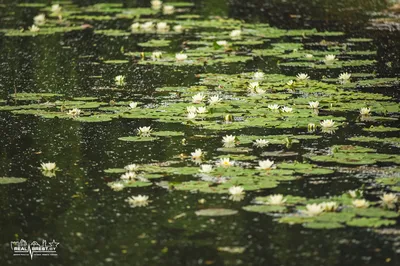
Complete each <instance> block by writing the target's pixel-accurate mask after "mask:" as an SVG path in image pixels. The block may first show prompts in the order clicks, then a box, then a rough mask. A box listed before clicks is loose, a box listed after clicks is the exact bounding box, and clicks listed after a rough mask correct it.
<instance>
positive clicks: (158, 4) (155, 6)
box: [150, 0, 162, 10]
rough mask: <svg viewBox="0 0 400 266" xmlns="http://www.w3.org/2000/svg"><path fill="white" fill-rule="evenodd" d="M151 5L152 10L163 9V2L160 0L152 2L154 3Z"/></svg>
mask: <svg viewBox="0 0 400 266" xmlns="http://www.w3.org/2000/svg"><path fill="white" fill-rule="evenodd" d="M150 3H151V8H152V9H154V10H159V9H161V6H162V1H160V0H152V1H150Z"/></svg>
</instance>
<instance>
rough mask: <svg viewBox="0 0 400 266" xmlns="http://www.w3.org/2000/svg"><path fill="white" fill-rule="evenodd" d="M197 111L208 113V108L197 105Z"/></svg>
mask: <svg viewBox="0 0 400 266" xmlns="http://www.w3.org/2000/svg"><path fill="white" fill-rule="evenodd" d="M197 113H199V114H205V113H207V108H205V107H204V106H200V107H197Z"/></svg>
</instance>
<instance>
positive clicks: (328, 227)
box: [303, 222, 344, 229]
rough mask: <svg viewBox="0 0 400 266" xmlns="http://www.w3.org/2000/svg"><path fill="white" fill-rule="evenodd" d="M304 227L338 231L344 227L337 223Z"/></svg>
mask: <svg viewBox="0 0 400 266" xmlns="http://www.w3.org/2000/svg"><path fill="white" fill-rule="evenodd" d="M303 226H304V227H305V228H310V229H337V228H343V227H344V226H343V225H342V224H340V223H337V222H311V223H305V224H303Z"/></svg>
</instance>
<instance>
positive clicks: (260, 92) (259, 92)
mask: <svg viewBox="0 0 400 266" xmlns="http://www.w3.org/2000/svg"><path fill="white" fill-rule="evenodd" d="M255 93H256V94H258V95H262V94H264V93H265V90H263V89H261V88H256V90H255Z"/></svg>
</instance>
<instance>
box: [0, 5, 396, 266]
mask: <svg viewBox="0 0 400 266" xmlns="http://www.w3.org/2000/svg"><path fill="white" fill-rule="evenodd" d="M15 2H18V1H11V0H9V1H8V0H3V1H1V0H0V4H1V5H0V28H3V29H10V28H13V29H18V28H27V27H28V26H30V25H31V24H32V17H34V16H35V15H37V14H38V13H40V12H39V9H40V8H32V7H18V6H16V3H15ZM19 2H22V1H19ZM38 2H40V1H38ZM41 2H43V3H48V2H51V1H41ZM97 2H99V1H75V3H77V4H79V5H82V6H86V5H91V4H94V3H97ZM112 2H115V3H120V2H123V3H124V5H125V6H126V7H138V6H149V4H148V2H147V1H128V0H126V1H112ZM389 2H390V1H388V2H387V3H386V2H385V1H361V0H359V1H348V0H343V1H328V0H325V1H322V0H320V1H312V0H307V1H306V0H293V1H290V0H287V1H283V0H274V1H265V2H263V1H240V0H235V1H215V0H206V1H195V4H196V5H195V7H194V8H193V9H192V10H191V12H192V13H194V14H200V15H203V16H205V17H207V16H209V15H213V16H214V15H215V16H227V17H231V18H236V19H242V20H245V21H246V22H250V23H253V22H254V23H261V22H262V23H269V24H270V25H271V26H274V27H278V28H284V29H300V28H306V29H310V28H317V29H319V30H328V31H344V32H345V33H346V35H345V36H340V37H337V38H336V39H337V40H340V39H345V38H349V37H365V38H372V39H373V41H372V42H370V43H366V44H363V45H365V46H368V47H371V49H374V50H377V56H376V58H374V59H375V60H377V62H376V64H374V65H373V66H370V67H366V68H365V69H364V70H365V72H366V73H371V72H374V73H376V74H377V76H379V77H399V73H400V59H399V54H400V33H399V32H396V31H392V32H389V31H380V30H376V29H372V28H370V29H367V27H369V25H370V24H369V19H371V18H372V17H373V16H375V15H376V14H377V13H376V12H382V11H383V10H384V9H385V8H387V7H388V3H389ZM293 15H296V16H293ZM171 17H173V16H170V17H168V18H171ZM161 18H162V17H161ZM87 23H90V24H92V26H93V27H94V28H95V29H121V30H127V29H129V27H130V24H131V23H132V20H127V19H115V20H111V21H95V22H91V21H89V22H87ZM152 38H154V35H153V36H152V35H151V34H147V35H130V36H118V37H110V36H102V35H95V34H94V33H93V29H92V28H88V29H86V30H80V31H73V32H67V33H57V34H52V35H38V36H34V37H32V36H14V37H10V36H5V35H4V33H0V99H3V100H5V101H6V102H5V103H4V104H7V105H15V103H14V102H13V98H12V94H13V93H14V92H15V90H16V91H17V92H51V93H61V94H65V95H66V96H67V97H70V98H72V97H79V96H94V97H98V98H99V99H100V100H101V101H103V102H106V103H108V102H109V101H110V100H114V101H140V102H143V103H145V104H149V105H151V104H159V103H161V102H162V99H159V98H157V97H153V95H154V94H153V92H154V89H155V88H157V87H163V86H191V85H195V84H197V83H198V78H196V76H195V75H196V74H199V73H209V72H214V73H226V74H235V73H242V72H250V71H256V70H257V69H261V70H262V71H264V72H265V73H282V74H285V75H296V74H297V73H298V72H300V71H298V70H297V69H293V68H287V69H285V68H279V67H277V65H276V61H277V60H276V59H274V58H264V59H262V58H255V59H254V60H251V61H249V62H246V63H238V64H235V63H231V64H225V65H220V66H199V67H197V66H194V67H171V66H153V65H149V66H146V65H138V64H136V63H135V62H129V63H128V64H104V63H103V62H102V59H103V58H107V59H125V57H124V55H123V53H122V52H121V47H123V48H124V50H125V51H139V52H141V51H152V50H154V49H153V48H141V47H139V46H138V45H137V44H138V43H140V42H144V41H147V40H150V39H152ZM168 38H169V39H172V44H171V45H170V47H167V48H165V49H164V50H166V51H170V52H174V53H175V52H179V51H180V50H181V49H182V48H181V43H182V42H184V41H187V40H191V39H194V32H190V31H189V32H187V33H186V34H185V35H177V36H172V37H171V36H169V37H168ZM388 62H390V64H387V63H388ZM341 72H342V71H339V70H312V71H307V73H308V74H309V75H310V76H311V78H315V79H318V78H321V77H322V76H324V75H331V76H335V77H336V76H337V75H338V74H339V73H341ZM117 75H125V76H126V82H127V84H126V86H125V88H127V90H125V91H113V90H110V89H102V88H109V87H112V86H113V84H114V77H115V76H117ZM94 76H101V78H93V77H94ZM398 89H399V87H398V85H393V86H389V87H385V88H368V89H366V90H365V91H367V92H379V93H382V94H385V95H388V96H391V97H394V98H396V97H398V95H399V93H398V92H399V90H398ZM340 115H341V116H343V115H345V116H346V118H347V119H348V121H354V120H355V118H356V117H357V114H356V113H352V114H340ZM394 117H398V116H396V115H394ZM146 125H151V126H152V128H154V131H162V130H177V131H183V132H185V134H186V136H193V135H196V134H201V132H202V131H201V130H198V129H196V128H193V127H189V126H186V125H181V124H177V123H171V124H168V123H157V122H155V121H152V120H150V119H145V120H144V119H113V120H112V121H110V122H102V123H79V122H76V121H73V120H66V119H46V118H41V117H38V116H32V115H15V114H12V113H10V112H5V111H1V112H0V128H1V130H0V156H1V157H0V158H1V161H0V176H9V177H10V176H15V177H25V178H28V181H27V182H25V183H21V184H10V185H1V186H0V213H1V217H0V245H1V250H0V265H40V266H41V265H146V266H147V265H171V266H180V265H185V266H188V265H249V266H250V265H260V266H261V265H271V266H272V265H277V266H278V265H285V266H286V265H288V266H289V265H309V266H319V265H326V266H328V265H329V266H330V265H352V266H354V265H356V266H358V265H360V266H361V265H400V239H399V238H400V231H399V230H400V227H399V226H398V225H395V226H391V227H390V228H391V229H393V231H394V232H393V233H392V234H387V235H386V234H381V233H382V231H379V232H375V229H371V228H356V227H345V228H341V229H332V230H314V229H307V228H304V227H302V226H301V225H288V224H280V223H277V222H276V221H274V219H275V218H274V217H273V216H270V215H263V214H259V213H252V212H246V211H244V210H242V207H243V206H245V205H248V204H250V203H251V201H252V200H253V199H254V197H256V196H267V195H270V194H276V193H282V194H291V195H296V196H304V197H308V198H315V197H322V196H327V195H341V194H343V193H345V192H346V191H348V190H349V189H357V188H360V187H361V186H362V185H363V184H364V185H365V186H366V187H367V191H366V192H365V193H366V198H367V199H370V200H376V199H377V198H378V193H377V191H378V189H376V190H374V189H375V187H376V185H375V184H374V183H373V182H372V181H371V180H372V179H373V177H374V175H373V174H372V173H368V172H366V173H365V172H364V173H357V174H352V173H351V172H350V173H346V172H345V171H342V172H340V171H338V172H337V173H335V174H334V175H332V176H330V177H329V179H328V180H326V182H323V183H321V184H315V183H313V182H311V181H312V179H301V180H296V181H290V182H286V183H282V184H280V185H279V186H278V187H277V188H274V189H264V190H259V191H255V192H248V193H246V197H245V199H244V200H243V201H240V202H233V201H230V200H229V199H228V196H226V195H221V194H205V193H204V194H203V193H190V192H187V191H168V190H166V189H164V188H162V187H159V186H155V185H153V186H149V187H144V188H128V189H124V190H123V191H119V192H116V191H113V190H111V189H110V188H109V187H108V186H107V182H110V181H114V180H115V175H114V176H111V175H108V174H106V173H104V169H107V168H116V167H122V166H124V165H127V164H129V163H137V164H146V163H150V162H163V161H168V160H171V159H172V158H176V157H179V154H181V153H183V154H190V152H192V151H194V149H195V148H201V149H203V150H205V151H206V152H208V153H209V154H210V155H215V156H216V155H221V154H219V153H218V152H217V151H216V147H220V146H221V136H224V135H226V133H229V134H231V133H233V134H238V133H239V132H235V131H231V132H216V133H215V135H217V136H216V137H213V138H209V139H206V140H204V139H202V138H192V139H191V140H190V141H189V142H188V145H186V146H183V145H181V138H173V139H161V140H160V141H156V142H123V141H119V140H118V138H119V137H122V136H129V135H134V134H135V130H136V128H138V127H139V126H146ZM368 125H369V124H368ZM384 125H386V126H392V127H396V126H398V121H389V122H385V123H384ZM361 128H362V127H360V126H359V125H356V124H351V123H350V126H348V127H345V128H341V129H340V130H338V132H337V133H336V134H334V135H324V138H323V139H319V140H310V141H305V142H301V143H300V144H294V145H293V146H292V147H290V148H285V147H284V146H282V147H279V149H283V150H289V151H295V152H298V153H299V156H297V157H295V158H291V159H297V160H302V156H301V155H303V154H305V153H307V152H309V150H310V149H320V150H326V149H328V148H329V147H330V146H332V145H334V144H355V145H359V143H352V142H350V141H348V140H347V139H346V138H348V137H350V136H356V135H357V134H360V133H361V132H362V131H361ZM246 131H247V132H248V134H250V133H249V132H251V134H252V135H257V134H259V135H279V134H295V133H300V132H303V131H304V130H303V129H253V128H250V129H244V130H241V131H240V133H246ZM384 136H389V137H396V136H398V133H397V132H389V133H385V134H384ZM363 146H368V147H372V148H375V149H378V152H380V153H391V154H398V151H399V149H398V146H397V147H396V146H394V145H387V144H379V143H370V144H369V143H368V144H366V143H364V145H363ZM268 150H269V151H273V150H277V149H276V148H275V146H274V147H271V148H268ZM254 155H258V154H257V153H256V152H254ZM282 160H283V159H282V158H277V159H276V161H282ZM47 161H52V162H56V163H57V166H58V167H59V168H60V169H61V170H62V171H60V172H59V173H57V176H56V177H53V178H47V177H44V176H42V175H41V173H40V170H38V167H39V166H40V163H41V162H47ZM171 178H173V177H167V178H166V180H168V179H171ZM137 194H143V195H148V196H149V197H150V200H151V203H150V205H149V206H148V207H145V208H131V207H130V206H129V205H128V204H127V203H126V202H125V199H126V198H127V197H129V196H132V195H137ZM200 199H205V203H204V204H201V203H199V200H200ZM208 207H213V208H230V209H235V210H238V211H239V213H238V214H237V215H232V216H223V217H197V216H196V215H195V214H194V212H195V211H197V210H199V209H203V208H208ZM183 213H184V214H185V215H186V216H182V218H179V217H178V218H176V217H177V216H178V215H180V214H183ZM397 221H398V219H397ZM21 238H22V239H26V240H30V241H33V240H36V241H41V240H42V239H47V240H48V241H51V240H52V239H55V240H56V241H58V242H59V243H60V244H59V247H58V248H57V253H58V257H57V258H46V257H45V258H43V257H35V258H34V259H33V260H31V259H30V258H28V257H22V258H18V257H13V253H12V250H11V249H10V241H14V240H17V239H21ZM226 246H229V247H232V246H233V247H245V248H246V249H245V251H244V252H243V253H242V254H235V253H229V252H221V251H218V247H226Z"/></svg>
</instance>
